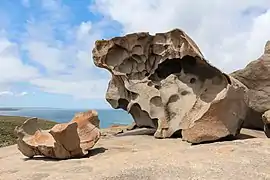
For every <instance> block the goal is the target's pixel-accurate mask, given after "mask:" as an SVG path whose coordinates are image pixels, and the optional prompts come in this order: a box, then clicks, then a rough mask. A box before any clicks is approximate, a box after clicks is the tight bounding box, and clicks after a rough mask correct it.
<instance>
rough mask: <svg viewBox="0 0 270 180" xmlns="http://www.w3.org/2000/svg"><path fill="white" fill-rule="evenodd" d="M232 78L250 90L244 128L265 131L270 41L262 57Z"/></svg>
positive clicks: (269, 98) (269, 103)
mask: <svg viewBox="0 0 270 180" xmlns="http://www.w3.org/2000/svg"><path fill="white" fill-rule="evenodd" d="M231 76H233V77H234V78H236V79H238V80H239V81H241V82H242V83H243V84H244V85H245V86H247V88H248V89H249V92H248V99H249V101H248V106H249V110H248V116H247V118H246V119H245V123H244V127H246V128H253V129H263V128H264V123H263V121H262V114H263V113H264V112H265V111H267V110H269V109H270V41H268V42H267V43H266V45H265V48H264V53H263V55H262V56H261V57H259V58H258V59H257V60H255V61H252V62H250V63H249V64H248V65H247V66H246V67H245V68H244V69H242V70H238V71H236V72H233V73H232V74H231Z"/></svg>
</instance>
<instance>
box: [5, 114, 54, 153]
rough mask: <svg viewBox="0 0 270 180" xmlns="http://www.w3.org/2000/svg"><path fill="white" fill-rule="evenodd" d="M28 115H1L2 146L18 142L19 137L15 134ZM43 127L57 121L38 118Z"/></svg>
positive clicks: (47, 126)
mask: <svg viewBox="0 0 270 180" xmlns="http://www.w3.org/2000/svg"><path fill="white" fill-rule="evenodd" d="M27 118H28V117H22V116H6V115H0V148H1V147H5V146H10V145H14V144H16V139H17V137H16V136H15V135H14V129H15V127H16V126H20V125H21V124H23V122H24V121H25V120H26V119H27ZM38 124H39V126H40V127H41V129H49V128H51V127H53V126H54V125H55V124H57V122H53V121H51V120H45V119H38Z"/></svg>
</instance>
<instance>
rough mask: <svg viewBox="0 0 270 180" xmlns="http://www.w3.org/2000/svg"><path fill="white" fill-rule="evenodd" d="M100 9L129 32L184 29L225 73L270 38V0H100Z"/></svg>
mask: <svg viewBox="0 0 270 180" xmlns="http://www.w3.org/2000/svg"><path fill="white" fill-rule="evenodd" d="M95 8H96V9H98V10H99V11H100V12H101V13H103V14H104V15H105V16H108V17H110V18H111V19H112V20H115V21H118V22H119V23H120V24H121V25H122V26H123V28H124V33H129V32H135V31H149V32H151V33H155V32H163V31H168V30H170V29H173V28H181V29H183V30H185V31H186V32H187V33H188V34H189V35H190V36H191V37H192V38H193V39H194V40H195V42H196V43H197V44H198V45H199V47H200V48H201V50H202V51H203V53H204V54H205V56H206V58H207V59H209V60H210V62H211V63H212V64H214V65H216V66H217V67H219V68H221V69H223V70H225V71H226V72H231V71H233V70H236V69H239V68H243V67H244V66H245V65H246V64H247V63H248V62H249V61H251V60H254V59H255V58H257V57H258V56H259V55H260V54H261V53H262V51H263V47H264V44H265V43H266V41H267V40H269V39H270V33H269V32H270V31H269V29H270V24H269V22H270V16H269V14H270V11H269V9H270V1H269V0H258V1H253V0H238V1H232V0H228V1H223V0H208V1H200V0H196V1H188V0H148V1H144V0H129V1H122V0H95Z"/></svg>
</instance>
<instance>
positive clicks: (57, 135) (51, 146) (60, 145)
mask: <svg viewBox="0 0 270 180" xmlns="http://www.w3.org/2000/svg"><path fill="white" fill-rule="evenodd" d="M97 119H98V118H97V112H96V111H88V112H85V113H80V114H77V115H76V116H75V118H74V119H73V120H72V121H71V122H69V123H63V124H56V125H55V126H54V127H53V128H52V129H50V130H41V129H40V128H39V127H38V125H37V118H30V119H27V120H26V121H25V122H24V124H23V125H21V126H19V127H16V128H15V134H16V135H17V137H18V140H17V144H18V149H19V150H20V151H21V152H22V154H24V155H25V156H27V157H34V156H38V155H41V156H45V157H50V158H57V159H67V158H73V157H83V156H85V155H86V154H87V153H88V151H89V150H90V149H91V148H92V147H93V146H94V145H95V144H96V142H97V141H98V140H99V138H100V131H99V129H98V128H97V126H98V125H99V124H96V125H97V126H95V125H93V124H92V123H91V121H93V120H94V121H95V122H97Z"/></svg>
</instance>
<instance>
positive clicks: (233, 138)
mask: <svg viewBox="0 0 270 180" xmlns="http://www.w3.org/2000/svg"><path fill="white" fill-rule="evenodd" d="M253 138H257V137H256V136H252V135H248V134H245V133H240V134H239V135H237V136H232V135H229V136H226V137H223V138H220V139H218V140H215V141H204V142H201V143H192V145H200V144H212V143H216V142H227V141H235V140H245V139H253Z"/></svg>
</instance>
